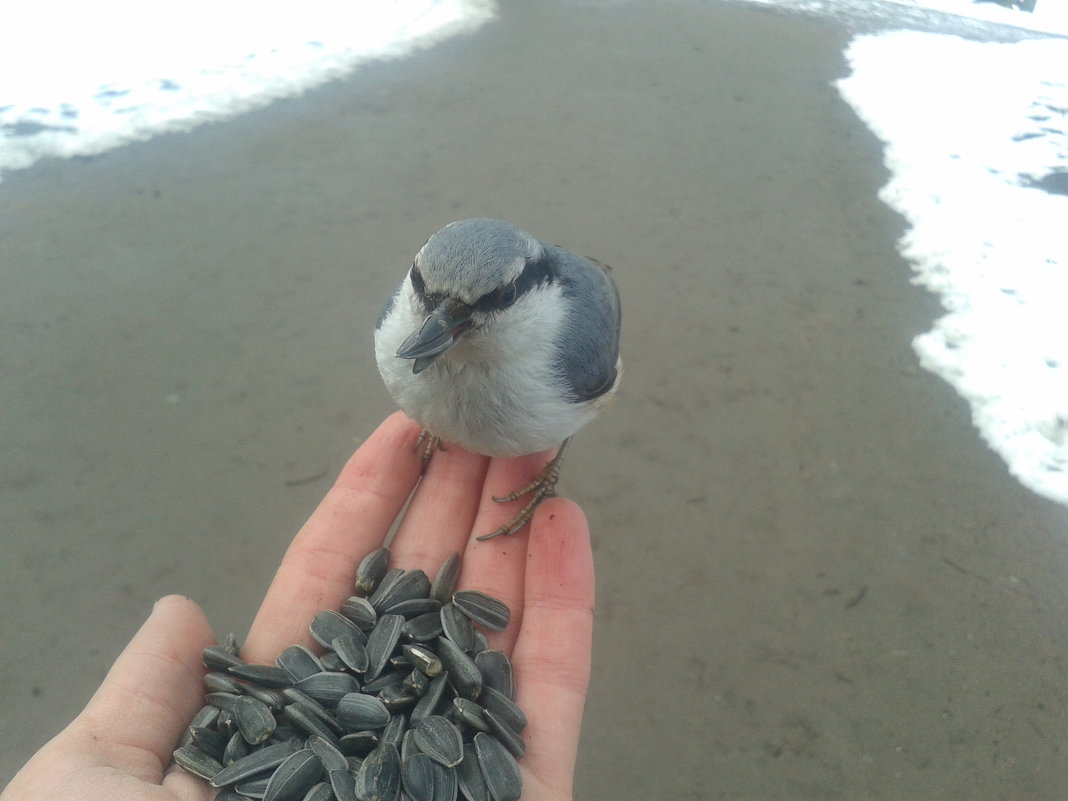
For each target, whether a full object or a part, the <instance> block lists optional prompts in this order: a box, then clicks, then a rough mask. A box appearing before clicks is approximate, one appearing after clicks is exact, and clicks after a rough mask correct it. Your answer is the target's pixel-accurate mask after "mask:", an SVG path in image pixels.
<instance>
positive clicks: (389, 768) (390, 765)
mask: <svg viewBox="0 0 1068 801" xmlns="http://www.w3.org/2000/svg"><path fill="white" fill-rule="evenodd" d="M400 790H401V763H400V754H399V753H398V751H397V747H396V746H395V745H393V744H392V743H382V744H381V745H379V746H378V748H376V749H375V750H374V751H372V752H371V753H370V754H368V755H367V758H366V759H365V760H364V761H363V763H362V764H361V765H360V769H359V771H358V772H357V773H356V782H355V791H356V797H357V798H359V799H360V801H396V799H397V798H399V797H400Z"/></svg>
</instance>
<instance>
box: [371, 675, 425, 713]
mask: <svg viewBox="0 0 1068 801" xmlns="http://www.w3.org/2000/svg"><path fill="white" fill-rule="evenodd" d="M378 698H379V700H380V701H381V702H382V703H383V704H385V705H386V708H387V709H388V710H389V711H390V712H391V713H394V712H401V711H403V710H405V709H410V708H411V707H413V706H415V703H416V701H418V700H419V698H418V696H417V695H416V694H415V693H413V692H412V691H411V689H410V688H409V687H408V686H407V685H406V684H405V683H404V682H403V681H402V682H398V683H397V684H391V685H389V686H388V687H386V688H384V689H383V690H382V692H380V693H379V694H378Z"/></svg>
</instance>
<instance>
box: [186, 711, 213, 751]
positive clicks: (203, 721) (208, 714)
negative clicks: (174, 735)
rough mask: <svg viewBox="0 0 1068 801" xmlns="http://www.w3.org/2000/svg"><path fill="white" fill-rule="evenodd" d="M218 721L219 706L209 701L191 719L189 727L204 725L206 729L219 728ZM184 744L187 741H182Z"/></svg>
mask: <svg viewBox="0 0 1068 801" xmlns="http://www.w3.org/2000/svg"><path fill="white" fill-rule="evenodd" d="M218 722H219V708H218V707H217V706H212V705H211V704H210V703H208V704H205V705H204V706H202V707H201V708H200V711H199V712H197V713H196V714H195V715H193V719H192V720H191V721H189V728H193V727H194V726H202V727H203V728H205V729H212V728H214V729H216V730H218ZM182 745H185V743H182Z"/></svg>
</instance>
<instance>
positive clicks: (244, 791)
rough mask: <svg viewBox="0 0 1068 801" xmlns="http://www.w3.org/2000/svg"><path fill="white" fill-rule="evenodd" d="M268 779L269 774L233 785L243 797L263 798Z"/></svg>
mask: <svg viewBox="0 0 1068 801" xmlns="http://www.w3.org/2000/svg"><path fill="white" fill-rule="evenodd" d="M268 781H270V777H269V776H262V777H259V778H256V779H249V780H248V781H247V782H242V783H241V784H236V785H234V790H235V791H237V794H238V795H239V796H242V797H243V798H263V795H264V793H266V792H267V782H268Z"/></svg>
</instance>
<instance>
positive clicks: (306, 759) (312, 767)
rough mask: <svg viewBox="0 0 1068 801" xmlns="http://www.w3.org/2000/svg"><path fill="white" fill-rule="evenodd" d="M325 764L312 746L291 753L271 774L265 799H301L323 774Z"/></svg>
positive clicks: (293, 800) (268, 800) (269, 800)
mask: <svg viewBox="0 0 1068 801" xmlns="http://www.w3.org/2000/svg"><path fill="white" fill-rule="evenodd" d="M322 772H323V764H322V762H320V761H319V757H317V756H316V755H315V752H314V751H312V750H311V749H310V748H302V749H301V750H300V751H297V752H296V753H295V754H292V755H290V756H289V757H288V758H287V759H286V761H285V762H283V763H282V764H281V765H279V766H278V768H277V769H276V770H275V771H274V773H273V774H271V778H270V779H269V780H268V781H267V787H266V789H265V791H264V793H263V801H301V799H303V798H304V794H305V793H307V792H308V790H310V789H311V788H312V786H313V785H314V784H315V783H316V782H317V781H318V780H319V776H320V775H322Z"/></svg>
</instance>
